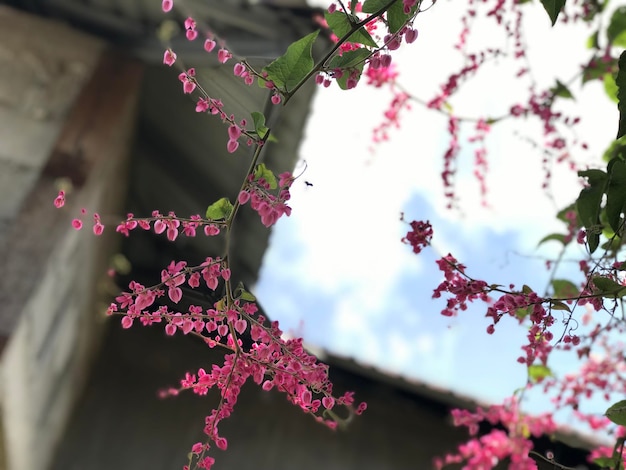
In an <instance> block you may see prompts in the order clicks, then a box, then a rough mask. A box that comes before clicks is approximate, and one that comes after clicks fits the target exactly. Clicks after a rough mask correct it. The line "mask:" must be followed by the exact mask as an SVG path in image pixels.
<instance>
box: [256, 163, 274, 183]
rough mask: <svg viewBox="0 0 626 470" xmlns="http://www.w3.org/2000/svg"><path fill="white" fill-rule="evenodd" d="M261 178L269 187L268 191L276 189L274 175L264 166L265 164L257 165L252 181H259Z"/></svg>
mask: <svg viewBox="0 0 626 470" xmlns="http://www.w3.org/2000/svg"><path fill="white" fill-rule="evenodd" d="M261 178H263V179H264V180H265V182H266V183H267V184H269V185H270V189H276V188H277V187H278V183H277V182H276V177H275V176H274V173H272V170H270V169H269V168H267V167H266V166H265V163H259V164H258V165H257V166H256V168H255V169H254V179H255V180H259V179H261Z"/></svg>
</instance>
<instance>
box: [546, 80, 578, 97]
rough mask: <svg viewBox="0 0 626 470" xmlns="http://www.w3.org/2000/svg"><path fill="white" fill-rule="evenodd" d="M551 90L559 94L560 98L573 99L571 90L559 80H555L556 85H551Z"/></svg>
mask: <svg viewBox="0 0 626 470" xmlns="http://www.w3.org/2000/svg"><path fill="white" fill-rule="evenodd" d="M551 90H552V93H554V95H556V96H560V97H561V98H568V99H572V100H573V99H574V95H572V92H571V91H570V90H569V88H567V86H565V85H564V84H563V83H561V82H560V81H559V80H557V81H556V85H555V86H553V87H552V89H551Z"/></svg>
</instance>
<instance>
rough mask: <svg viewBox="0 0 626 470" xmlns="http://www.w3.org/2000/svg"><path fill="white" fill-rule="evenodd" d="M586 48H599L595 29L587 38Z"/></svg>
mask: <svg viewBox="0 0 626 470" xmlns="http://www.w3.org/2000/svg"><path fill="white" fill-rule="evenodd" d="M587 49H600V44H599V43H598V31H595V32H594V33H593V34H592V35H591V36H589V37H588V38H587Z"/></svg>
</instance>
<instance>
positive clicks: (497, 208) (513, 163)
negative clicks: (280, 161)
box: [254, 2, 617, 401]
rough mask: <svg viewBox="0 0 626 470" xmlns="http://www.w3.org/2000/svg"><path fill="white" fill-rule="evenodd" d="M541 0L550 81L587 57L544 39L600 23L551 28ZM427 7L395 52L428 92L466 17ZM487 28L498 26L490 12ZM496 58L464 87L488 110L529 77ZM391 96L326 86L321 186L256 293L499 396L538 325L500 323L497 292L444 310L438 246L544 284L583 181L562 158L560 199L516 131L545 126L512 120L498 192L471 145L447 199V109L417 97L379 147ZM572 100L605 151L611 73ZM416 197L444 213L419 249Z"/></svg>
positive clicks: (540, 60)
mask: <svg viewBox="0 0 626 470" xmlns="http://www.w3.org/2000/svg"><path fill="white" fill-rule="evenodd" d="M457 5H458V3H457ZM536 6H537V8H536V9H535V12H536V15H531V18H530V19H531V21H533V22H534V23H533V36H532V38H531V39H532V40H531V41H530V51H531V55H532V57H531V58H532V60H533V64H535V65H536V66H537V67H538V70H539V76H537V77H536V79H537V80H538V82H539V83H540V84H541V83H542V80H544V81H545V84H551V83H553V80H554V76H555V73H556V75H557V76H558V78H560V79H561V80H564V79H567V78H568V77H569V76H571V75H573V73H574V72H575V70H576V57H567V55H564V54H558V55H554V54H553V53H552V54H549V55H546V54H545V51H546V50H547V51H548V52H553V51H562V50H579V49H578V46H576V47H575V48H573V47H572V46H571V45H572V41H576V42H577V44H580V47H581V48H582V47H584V41H585V40H586V37H587V34H586V33H583V34H576V31H573V30H572V29H571V28H561V30H552V29H550V28H549V21H548V20H547V17H546V15H545V12H544V11H543V10H542V9H541V8H540V5H539V4H537V5H536ZM422 16H423V19H422V18H418V20H417V22H416V27H417V29H418V30H419V38H418V40H417V42H416V43H415V44H413V45H411V46H409V47H407V48H405V50H403V51H399V52H400V54H399V56H396V57H397V59H396V63H397V64H398V67H399V68H400V72H401V78H400V82H401V83H402V84H403V85H405V86H406V87H407V88H408V89H409V91H411V92H413V93H415V94H416V95H419V96H420V97H421V98H424V99H426V98H429V97H431V96H432V93H433V92H434V90H435V89H436V86H437V85H438V83H440V82H441V81H442V80H443V79H444V78H445V77H446V74H447V73H449V72H450V71H451V70H452V65H450V64H455V63H457V61H458V58H457V57H456V56H455V55H454V54H453V53H451V52H450V51H451V43H452V42H453V41H454V40H455V39H456V38H455V37H454V35H453V34H451V31H457V26H458V25H459V23H458V22H457V23H454V27H451V26H450V25H449V24H448V27H446V28H442V27H441V25H442V24H444V23H443V22H450V21H455V18H457V17H458V10H455V9H454V7H453V4H452V3H451V2H441V3H438V4H437V5H436V6H435V7H434V8H433V9H432V10H431V11H429V12H428V13H425V14H424V15H422ZM484 34H490V33H489V29H488V28H486V29H485V30H484ZM555 70H556V72H555ZM487 72H488V76H489V80H492V81H487V80H483V81H480V80H477V81H476V82H471V83H470V85H469V90H468V91H469V93H467V94H465V95H464V96H462V97H460V98H459V99H458V100H455V101H454V102H453V104H454V106H455V109H457V110H458V112H459V114H465V115H467V114H474V115H475V114H477V112H476V110H481V112H487V113H491V114H493V115H499V114H501V113H502V111H503V110H502V109H499V106H501V104H502V103H503V102H506V103H509V101H506V100H508V96H510V94H511V93H519V92H520V90H523V87H521V88H520V85H519V84H516V82H515V81H514V80H511V78H510V77H511V69H510V67H509V68H507V67H506V65H505V64H498V65H497V66H496V65H495V64H494V66H493V67H492V68H491V69H490V70H488V71H487ZM542 72H545V77H544V76H542V75H541V74H542ZM494 83H495V84H496V85H495V86H494ZM516 87H518V88H517V89H516ZM389 99H390V96H389V95H388V94H387V93H386V92H385V91H383V90H378V89H372V88H367V87H362V86H359V87H357V89H356V90H353V91H349V92H342V91H341V90H339V89H338V88H337V87H334V86H333V87H331V88H329V89H321V90H319V92H318V94H317V96H316V99H315V102H314V109H313V113H312V115H311V118H310V122H309V124H308V127H307V129H306V139H305V140H304V142H303V143H302V147H301V158H302V159H304V160H306V163H307V168H306V172H305V176H304V177H303V179H306V180H307V181H309V182H311V183H313V186H312V187H309V186H306V185H305V184H304V182H303V181H302V179H301V180H298V181H297V182H296V183H295V186H294V188H293V191H292V193H293V197H292V200H291V204H290V205H291V206H292V207H293V213H292V216H291V217H289V218H284V219H282V220H280V221H279V223H278V224H277V225H276V227H275V228H274V231H273V234H272V237H271V241H270V248H269V250H268V251H267V253H266V256H265V260H264V264H263V267H262V271H261V275H260V279H259V282H258V284H257V285H256V287H255V289H254V290H255V293H256V295H257V296H258V298H259V299H260V301H261V302H262V304H263V306H264V308H265V309H266V310H267V312H268V313H269V314H270V315H271V316H272V318H274V319H278V320H279V321H280V322H281V325H282V327H283V329H284V330H286V331H292V332H294V333H296V334H299V335H302V336H303V337H304V339H305V341H306V342H308V343H309V344H311V345H313V346H319V347H323V348H327V349H328V350H330V351H332V352H334V353H337V354H342V355H347V356H350V357H354V358H356V359H358V360H360V361H363V362H365V363H370V364H372V365H375V366H377V367H380V368H381V369H383V370H388V371H390V372H394V373H402V374H404V375H405V376H407V377H412V378H415V379H419V380H423V381H426V382H428V383H432V384H433V385H438V386H443V387H447V388H450V389H453V390H456V391H459V392H461V393H464V394H467V395H470V396H473V397H476V398H479V399H483V400H489V401H491V400H493V401H497V400H499V399H501V398H503V397H505V396H508V395H510V394H511V392H512V391H513V390H515V389H516V388H517V387H519V386H522V385H523V384H524V382H525V377H526V375H525V374H526V371H525V369H524V367H523V366H520V365H518V364H517V362H516V358H517V357H518V356H519V354H520V350H519V345H521V344H522V343H523V341H524V331H523V330H521V329H520V328H518V327H517V325H515V324H514V323H513V322H511V321H509V322H504V321H503V322H502V324H501V325H498V328H497V331H496V334H494V335H492V336H488V335H487V334H486V333H485V328H486V326H487V325H488V324H489V323H488V321H487V320H486V319H485V318H484V312H485V309H484V307H483V306H479V308H471V309H470V310H468V311H466V312H463V314H462V315H460V316H459V317H457V318H452V319H450V318H446V317H443V316H441V315H440V314H439V312H440V310H441V302H436V301H433V300H432V299H431V296H432V291H433V289H434V288H435V287H436V286H437V284H438V283H439V282H440V280H441V276H440V274H439V272H438V270H437V268H436V265H435V263H434V261H435V259H437V258H438V257H439V256H440V255H443V254H446V253H448V252H451V253H452V254H453V255H454V256H455V257H456V258H457V259H459V261H461V262H462V263H464V264H465V265H466V266H468V268H469V273H470V274H471V275H472V276H473V277H475V278H481V279H485V280H486V281H487V282H494V283H500V284H507V283H509V282H510V283H514V284H516V285H517V286H521V285H522V284H528V285H530V286H531V287H533V288H534V289H536V290H537V291H538V292H543V290H544V289H545V286H546V282H547V279H548V272H547V271H546V270H545V268H544V265H543V262H542V261H540V260H537V259H536V257H537V256H542V255H546V254H547V255H552V256H554V251H553V250H551V248H556V246H551V245H550V244H546V245H545V246H543V247H542V248H541V249H537V242H538V241H539V240H540V239H541V238H542V237H543V236H544V235H546V234H547V233H550V232H553V231H557V230H561V229H562V224H561V223H560V222H557V221H556V220H555V218H554V214H555V213H556V211H557V210H558V209H560V208H562V207H563V206H564V205H565V204H567V203H569V202H571V201H572V200H573V199H574V198H575V197H576V194H577V193H578V191H579V190H580V186H578V183H577V178H576V175H575V174H574V173H573V172H571V171H570V170H568V169H567V168H566V167H565V166H563V167H561V168H560V169H558V170H557V171H556V172H555V174H554V177H553V180H552V190H553V197H554V199H553V200H552V199H549V198H548V197H547V196H546V195H545V193H544V192H542V190H541V188H540V186H541V175H542V173H541V171H542V170H541V155H540V154H539V153H538V152H537V151H536V150H534V149H533V148H532V147H531V146H530V145H528V144H527V143H526V142H525V141H524V140H523V139H521V138H520V137H518V136H515V135H514V132H515V131H517V132H518V133H520V134H522V135H524V134H527V135H534V136H538V138H540V134H538V133H537V128H535V127H533V126H532V125H529V126H526V127H524V126H525V125H523V124H521V123H520V121H516V122H514V123H503V124H502V125H501V126H496V127H495V128H494V130H493V132H492V133H491V134H490V135H489V137H488V140H487V143H488V150H489V161H490V171H489V175H488V186H489V190H490V194H489V196H488V200H489V202H490V204H491V207H490V208H488V209H485V208H482V207H481V206H480V195H479V188H478V183H477V182H476V180H475V179H474V177H473V176H471V173H472V165H471V161H472V160H473V149H472V148H471V147H470V148H466V149H464V150H463V151H462V153H461V155H460V172H459V177H458V180H457V193H458V194H460V195H461V199H462V202H461V212H458V211H456V212H455V211H448V210H446V209H445V208H444V206H445V201H444V198H443V196H442V194H443V190H442V185H441V180H440V177H439V174H440V172H441V165H442V155H443V152H444V151H445V148H446V145H447V135H446V121H445V119H444V118H443V117H442V116H439V115H436V114H433V113H428V112H427V111H425V110H423V109H421V108H419V107H418V106H417V105H415V106H414V109H413V110H412V111H411V112H410V113H408V114H407V115H406V116H405V119H404V121H403V124H402V128H401V129H399V130H398V131H397V132H393V133H392V136H391V141H390V142H388V143H385V144H382V145H379V146H377V147H376V152H375V153H374V154H371V153H370V152H369V150H368V149H369V147H371V143H370V132H371V129H372V128H373V127H374V126H376V125H377V124H378V123H379V121H380V116H381V115H382V112H383V110H384V109H385V107H386V105H387V102H388V100H389ZM573 104H574V105H576V106H577V107H578V106H580V107H581V108H580V109H583V110H584V111H582V112H581V113H579V114H583V115H584V116H589V119H587V121H586V122H585V121H583V124H582V127H581V129H580V130H579V132H581V133H584V135H585V137H586V140H587V141H589V143H590V147H591V149H592V151H591V152H589V154H587V155H581V156H580V158H581V159H583V160H582V161H583V163H584V162H585V161H587V162H593V161H594V158H596V156H597V155H598V152H600V151H601V150H602V149H603V146H604V145H605V144H606V143H607V142H608V141H609V140H610V139H612V138H613V137H614V133H615V129H616V123H617V110H616V107H615V106H614V105H613V104H611V103H609V102H608V100H607V99H606V98H605V97H604V95H603V92H602V89H601V87H600V86H599V85H597V86H596V85H591V86H587V88H586V91H585V94H584V95H581V96H578V97H577V101H576V103H573ZM584 159H588V160H584ZM595 161H597V160H595ZM302 167H303V166H301V168H302ZM296 173H298V170H296ZM401 212H404V213H405V214H406V218H407V219H408V220H413V219H422V220H426V219H428V220H430V221H431V223H432V224H433V226H434V230H435V236H434V240H433V249H432V250H429V249H427V250H426V251H424V252H423V253H422V254H420V255H418V256H416V255H414V254H413V253H412V252H411V250H410V248H409V247H407V246H406V245H403V244H402V243H400V238H401V237H402V236H403V235H404V234H405V233H406V231H407V226H406V225H405V224H403V223H401V222H400V220H399V215H400V213H401ZM551 243H554V242H551ZM567 366H569V365H568V364H564V363H563V364H561V367H562V368H565V367H567Z"/></svg>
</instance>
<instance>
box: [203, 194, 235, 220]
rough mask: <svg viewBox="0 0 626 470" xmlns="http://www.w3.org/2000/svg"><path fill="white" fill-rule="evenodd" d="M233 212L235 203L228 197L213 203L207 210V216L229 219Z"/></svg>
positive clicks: (213, 218) (215, 218) (214, 218)
mask: <svg viewBox="0 0 626 470" xmlns="http://www.w3.org/2000/svg"><path fill="white" fill-rule="evenodd" d="M232 212H233V205H232V204H231V202H230V201H229V200H228V198H226V197H223V198H222V199H220V200H218V201H216V202H214V203H213V204H211V205H210V206H209V207H208V208H207V210H206V218H207V219H211V220H220V219H228V217H230V214H232Z"/></svg>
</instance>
